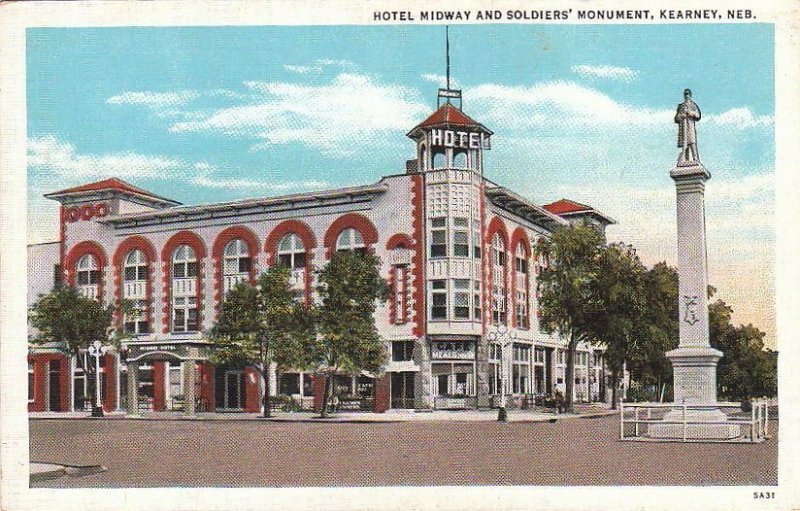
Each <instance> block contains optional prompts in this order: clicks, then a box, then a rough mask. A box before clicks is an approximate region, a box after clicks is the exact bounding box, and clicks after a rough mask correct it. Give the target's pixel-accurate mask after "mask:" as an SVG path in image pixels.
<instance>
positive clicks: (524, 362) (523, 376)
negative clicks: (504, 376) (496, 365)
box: [511, 343, 531, 394]
mask: <svg viewBox="0 0 800 511" xmlns="http://www.w3.org/2000/svg"><path fill="white" fill-rule="evenodd" d="M513 350H514V352H513V358H512V362H513V364H512V368H511V378H512V388H513V392H514V394H529V393H530V372H531V347H530V346H529V345H527V344H517V343H515V344H514V348H513Z"/></svg>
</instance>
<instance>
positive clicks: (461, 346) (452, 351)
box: [431, 341, 475, 360]
mask: <svg viewBox="0 0 800 511" xmlns="http://www.w3.org/2000/svg"><path fill="white" fill-rule="evenodd" d="M431 359H433V360H474V359H475V343H474V342H472V341H434V342H433V343H431Z"/></svg>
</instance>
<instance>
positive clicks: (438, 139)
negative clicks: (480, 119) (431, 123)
mask: <svg viewBox="0 0 800 511" xmlns="http://www.w3.org/2000/svg"><path fill="white" fill-rule="evenodd" d="M431 146H433V147H455V148H462V149H491V148H492V146H491V143H490V142H489V136H488V135H487V134H486V133H476V132H471V131H455V130H445V129H433V130H431Z"/></svg>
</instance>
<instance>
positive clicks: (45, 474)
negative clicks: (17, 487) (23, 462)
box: [29, 461, 108, 483]
mask: <svg viewBox="0 0 800 511" xmlns="http://www.w3.org/2000/svg"><path fill="white" fill-rule="evenodd" d="M33 464H40V465H49V466H51V467H53V468H48V469H46V470H39V471H37V472H31V474H30V477H29V479H30V482H32V483H37V482H41V481H48V480H50V479H57V478H59V477H63V476H65V475H68V476H71V477H83V476H89V475H93V474H99V473H101V472H105V471H107V470H108V468H106V467H104V466H103V465H61V464H58V463H47V462H36V461H31V465H33Z"/></svg>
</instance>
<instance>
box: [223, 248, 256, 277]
mask: <svg viewBox="0 0 800 511" xmlns="http://www.w3.org/2000/svg"><path fill="white" fill-rule="evenodd" d="M248 252H249V250H248V247H247V243H245V241H244V240H238V239H237V240H231V241H229V242H228V244H227V245H225V253H224V254H225V262H224V263H223V272H224V274H225V275H237V274H248V273H249V272H250V265H251V262H252V259H250V254H249V253H248Z"/></svg>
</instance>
